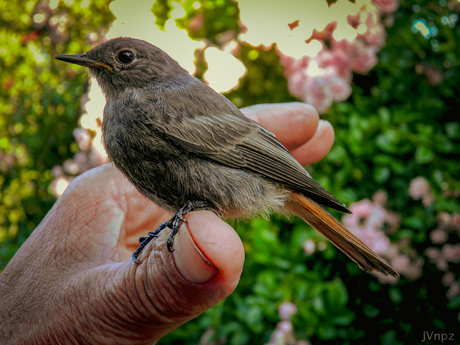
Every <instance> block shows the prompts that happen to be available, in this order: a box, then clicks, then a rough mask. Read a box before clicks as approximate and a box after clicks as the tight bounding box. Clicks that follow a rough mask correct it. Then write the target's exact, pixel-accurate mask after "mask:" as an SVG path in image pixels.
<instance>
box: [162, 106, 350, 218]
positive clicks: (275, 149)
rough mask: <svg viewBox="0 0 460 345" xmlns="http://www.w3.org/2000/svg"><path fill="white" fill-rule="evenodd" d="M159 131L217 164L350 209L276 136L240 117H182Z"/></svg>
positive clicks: (338, 208)
mask: <svg viewBox="0 0 460 345" xmlns="http://www.w3.org/2000/svg"><path fill="white" fill-rule="evenodd" d="M178 121H180V124H178V125H173V124H171V125H170V126H168V128H167V129H166V128H165V129H164V131H162V133H163V135H165V136H166V138H167V139H169V140H170V141H172V142H173V143H175V144H176V145H179V146H181V147H182V148H183V149H186V150H188V151H190V152H192V153H195V154H198V155H199V156H201V157H204V158H206V159H210V160H213V161H216V162H219V163H220V164H223V165H226V166H229V167H232V168H240V169H244V170H247V171H251V172H254V173H257V174H260V175H263V176H265V177H266V178H268V179H270V180H272V181H275V182H278V183H280V184H282V185H285V186H287V187H289V188H292V189H294V190H296V191H299V192H301V193H302V194H305V195H307V196H309V197H311V198H312V199H313V200H315V201H317V202H318V203H320V204H322V205H325V206H329V207H332V208H334V209H337V210H340V211H342V212H347V213H349V210H348V209H347V208H346V207H345V206H343V204H341V203H340V202H339V201H338V200H337V199H335V198H334V197H333V196H332V195H331V194H330V193H329V192H327V191H326V190H325V189H324V188H323V187H322V186H321V185H320V184H319V183H317V182H316V181H315V180H313V179H312V178H311V177H310V175H309V174H308V172H307V171H306V170H305V169H304V168H303V167H302V166H301V165H300V164H299V163H298V162H297V161H296V160H295V159H294V157H292V156H291V155H290V154H289V152H288V151H287V149H286V148H285V147H284V146H283V145H282V144H281V143H280V142H279V141H278V140H277V139H276V137H275V135H274V134H273V133H271V132H270V131H268V130H266V129H265V128H263V127H262V126H260V125H259V124H257V123H256V122H254V121H252V120H250V119H248V118H246V117H244V116H241V115H240V114H238V115H235V114H221V115H219V116H212V117H211V116H194V117H187V116H184V117H181V118H180V120H178Z"/></svg>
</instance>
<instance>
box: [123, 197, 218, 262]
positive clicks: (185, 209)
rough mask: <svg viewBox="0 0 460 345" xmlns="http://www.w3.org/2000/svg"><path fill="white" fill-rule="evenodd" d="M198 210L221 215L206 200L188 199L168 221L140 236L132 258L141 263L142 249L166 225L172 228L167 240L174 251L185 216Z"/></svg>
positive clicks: (168, 246) (167, 243) (170, 249)
mask: <svg viewBox="0 0 460 345" xmlns="http://www.w3.org/2000/svg"><path fill="white" fill-rule="evenodd" d="M198 210H208V211H212V212H214V213H216V214H217V215H218V216H220V215H219V214H218V213H217V211H216V209H215V208H213V207H212V206H211V205H210V204H209V203H207V202H205V201H188V202H187V203H185V205H184V206H182V207H181V208H180V209H179V210H177V212H176V214H175V215H174V216H173V217H172V218H171V219H170V220H168V221H167V222H164V223H162V224H161V225H160V226H159V227H158V229H156V230H155V231H152V232H148V233H147V235H148V237H140V238H139V242H140V245H139V247H138V248H137V249H136V251H135V252H134V253H133V255H132V259H133V261H134V262H135V263H137V264H141V263H142V262H140V261H139V260H138V259H137V258H138V257H139V255H140V253H141V251H142V250H143V249H144V248H145V246H146V245H147V244H149V242H150V241H151V240H153V239H154V238H155V237H158V235H159V234H160V232H162V231H163V230H164V229H165V228H166V227H168V228H170V229H171V233H170V235H169V237H168V240H167V241H166V246H167V248H168V251H169V252H171V253H172V252H173V251H174V249H173V243H174V237H175V236H176V234H177V232H178V231H179V228H180V226H181V225H182V223H186V222H187V220H186V219H184V218H183V216H185V215H186V214H187V213H189V212H192V211H198Z"/></svg>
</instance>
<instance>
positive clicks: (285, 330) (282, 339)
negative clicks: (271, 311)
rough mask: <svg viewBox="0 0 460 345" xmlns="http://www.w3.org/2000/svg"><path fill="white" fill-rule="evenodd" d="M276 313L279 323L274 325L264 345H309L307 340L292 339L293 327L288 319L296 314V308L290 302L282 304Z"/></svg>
mask: <svg viewBox="0 0 460 345" xmlns="http://www.w3.org/2000/svg"><path fill="white" fill-rule="evenodd" d="M278 313H279V316H280V319H281V321H280V322H278V324H277V325H276V329H275V331H274V332H273V333H272V335H271V337H270V341H269V342H268V343H267V344H266V345H310V342H309V341H308V340H296V339H295V337H294V326H293V325H292V322H291V321H290V319H291V317H292V316H293V315H294V314H296V313H297V306H296V305H295V304H294V303H291V302H283V303H281V304H280V306H279V308H278Z"/></svg>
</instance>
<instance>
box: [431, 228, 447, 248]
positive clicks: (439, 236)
mask: <svg viewBox="0 0 460 345" xmlns="http://www.w3.org/2000/svg"><path fill="white" fill-rule="evenodd" d="M447 237H448V236H447V232H445V231H444V230H442V229H435V230H433V231H432V232H431V234H430V239H431V242H433V243H436V244H439V243H444V242H446V241H447Z"/></svg>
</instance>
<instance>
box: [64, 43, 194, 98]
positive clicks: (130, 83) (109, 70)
mask: <svg viewBox="0 0 460 345" xmlns="http://www.w3.org/2000/svg"><path fill="white" fill-rule="evenodd" d="M56 59H58V60H61V61H65V62H70V63H73V64H77V65H81V66H84V67H88V68H89V71H90V74H91V75H92V76H94V77H95V78H96V80H97V81H98V83H99V85H100V86H101V88H102V91H103V92H104V93H105V94H106V96H107V97H111V96H112V97H116V96H117V95H118V94H119V93H121V92H123V91H125V90H127V89H141V88H145V87H148V86H149V85H150V84H152V83H155V82H166V81H168V80H169V79H171V77H172V76H177V75H180V74H184V73H187V72H186V71H185V70H184V69H183V68H182V67H180V66H179V64H178V63H177V62H176V61H175V60H173V59H172V58H171V57H170V56H169V55H168V54H166V53H165V52H164V51H162V50H161V49H159V48H158V47H156V46H154V45H152V44H150V43H147V42H145V41H141V40H137V39H133V38H124V37H120V38H115V39H112V40H109V41H107V42H104V43H102V44H100V45H98V46H96V47H94V48H93V49H91V50H89V51H87V52H86V53H83V54H77V55H59V56H56Z"/></svg>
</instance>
